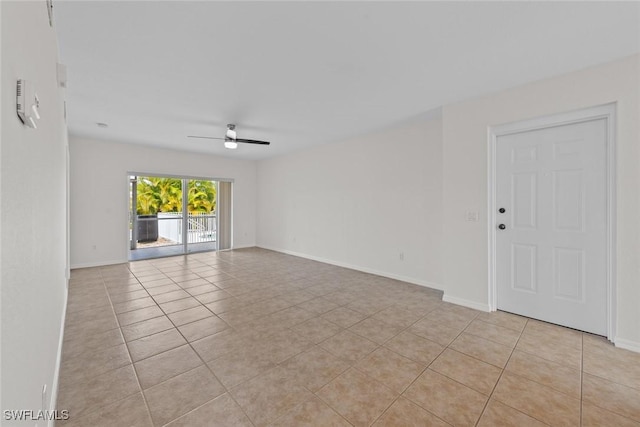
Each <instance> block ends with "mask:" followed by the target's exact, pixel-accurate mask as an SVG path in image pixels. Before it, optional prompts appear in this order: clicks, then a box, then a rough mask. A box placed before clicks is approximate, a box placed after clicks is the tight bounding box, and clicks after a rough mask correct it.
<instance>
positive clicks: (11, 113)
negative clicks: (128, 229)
mask: <svg viewBox="0 0 640 427" xmlns="http://www.w3.org/2000/svg"><path fill="white" fill-rule="evenodd" d="M0 10H1V13H0V15H1V18H0V19H1V24H0V26H1V39H2V41H1V43H2V47H1V51H2V77H1V78H2V100H1V101H0V102H1V105H2V112H1V122H2V130H1V151H0V161H1V167H0V177H1V178H0V185H1V189H0V212H1V213H2V214H1V215H2V217H1V222H0V224H1V226H0V229H1V230H2V239H1V242H2V243H1V252H0V270H1V273H0V277H1V285H2V290H1V299H2V303H1V307H2V315H1V317H2V351H1V354H2V365H1V366H2V367H1V369H2V371H1V373H0V377H1V381H2V387H1V390H2V401H1V405H0V406H1V408H2V410H6V409H16V410H18V409H31V410H34V411H37V410H40V409H43V408H42V394H41V393H42V386H43V385H45V384H46V385H47V396H46V399H47V400H48V401H49V404H51V402H55V400H54V399H55V393H53V391H55V388H56V383H57V380H56V379H57V367H58V365H59V360H58V357H59V349H60V342H61V332H62V331H61V327H62V324H63V316H64V310H65V301H66V283H67V282H66V267H67V249H66V237H67V222H66V211H67V209H66V195H67V189H66V144H67V138H66V125H65V123H64V118H63V93H62V89H60V88H59V87H58V85H57V78H56V63H57V61H58V47H57V39H56V35H55V32H54V29H53V28H51V27H50V26H49V20H48V16H47V10H46V6H45V2H43V1H42V2H4V1H3V2H0ZM19 78H24V79H27V80H30V81H31V83H32V84H33V85H34V87H35V89H36V91H37V94H38V96H39V98H40V106H41V110H40V112H41V116H42V119H41V120H40V121H39V122H38V129H29V128H26V127H25V126H23V125H22V123H21V122H20V121H19V119H18V117H17V115H16V81H17V80H18V79H19ZM45 409H51V407H48V408H45ZM3 418H4V416H3ZM2 424H3V425H13V423H12V422H6V421H5V422H3V423H2ZM19 424H20V425H25V424H24V423H19ZM29 425H33V423H30V424H29ZM41 425H42V424H41Z"/></svg>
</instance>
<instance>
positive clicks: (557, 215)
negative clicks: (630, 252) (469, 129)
mask: <svg viewBox="0 0 640 427" xmlns="http://www.w3.org/2000/svg"><path fill="white" fill-rule="evenodd" d="M495 200H496V210H497V212H496V219H497V224H496V226H497V227H498V229H497V230H496V282H497V283H496V285H497V308H498V309H500V310H505V311H509V312H513V313H518V314H522V315H525V316H528V317H532V318H536V319H540V320H544V321H548V322H552V323H556V324H560V325H564V326H569V327H572V328H575V329H580V330H583V331H588V332H592V333H596V334H599V335H606V334H607V253H608V252H607V121H606V119H596V120H591V121H586V122H581V123H574V124H568V125H562V126H555V127H549V128H544V129H539V130H533V131H527V132H521V133H514V134H509V135H504V136H499V137H497V138H496V198H495ZM502 209H504V212H503V211H502Z"/></svg>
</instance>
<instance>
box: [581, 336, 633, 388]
mask: <svg viewBox="0 0 640 427" xmlns="http://www.w3.org/2000/svg"><path fill="white" fill-rule="evenodd" d="M583 363H584V367H583V369H584V371H585V372H587V373H589V374H591V375H595V376H598V377H601V378H606V379H608V380H610V381H613V382H616V383H619V384H624V385H626V386H629V387H633V388H635V389H638V390H640V353H634V352H632V351H629V350H624V349H621V348H616V347H615V346H614V345H613V344H611V343H610V342H609V341H608V340H607V339H606V338H604V337H596V336H591V335H589V334H584V351H583Z"/></svg>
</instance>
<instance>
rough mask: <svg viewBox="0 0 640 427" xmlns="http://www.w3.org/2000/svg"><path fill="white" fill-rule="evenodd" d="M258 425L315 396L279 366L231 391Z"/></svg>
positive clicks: (262, 424) (259, 426)
mask: <svg viewBox="0 0 640 427" xmlns="http://www.w3.org/2000/svg"><path fill="white" fill-rule="evenodd" d="M230 392H231V395H232V396H233V397H234V399H235V401H236V402H237V403H238V404H239V405H240V407H241V408H242V409H243V410H244V412H245V413H246V414H247V415H248V416H249V418H250V419H251V421H252V422H253V424H255V425H256V426H257V427H261V426H266V425H268V424H269V423H271V422H273V421H275V420H277V419H278V418H280V417H282V416H283V415H284V414H286V413H287V412H289V411H291V410H292V409H293V408H295V407H296V406H298V405H299V404H301V403H302V402H304V401H306V400H309V399H311V398H312V397H313V395H312V394H311V392H310V391H308V390H307V389H306V388H304V387H303V386H301V385H300V384H299V383H298V382H297V381H296V379H295V377H294V376H293V375H292V374H291V373H290V372H288V371H287V370H285V369H283V368H280V367H276V368H274V369H271V370H269V371H267V372H265V373H264V374H262V375H259V376H258V377H255V378H253V379H251V380H249V381H247V382H244V383H242V384H240V385H239V386H237V387H234V388H233V389H231V390H230Z"/></svg>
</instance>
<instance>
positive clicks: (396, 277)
mask: <svg viewBox="0 0 640 427" xmlns="http://www.w3.org/2000/svg"><path fill="white" fill-rule="evenodd" d="M256 247H258V248H262V249H267V250H270V251H274V252H280V253H283V254H287V255H293V256H297V257H300V258H305V259H310V260H312V261H318V262H322V263H325V264H331V265H335V266H337V267H344V268H349V269H351V270H356V271H361V272H363V273H369V274H375V275H376V276H382V277H386V278H388V279H394V280H400V281H402V282H407V283H411V284H413V285H419V286H424V287H425V288H430V289H435V290H437V291H441V290H442V285H440V284H438V283H433V282H428V281H426V280H420V279H416V278H413V277H407V276H402V275H399V274H395V273H389V272H386V271H380V270H375V269H372V268H368V267H362V266H359V265H353V264H349V263H345V262H341V261H336V260H332V259H327V258H322V257H317V256H314V255H308V254H303V253H300V252H295V251H289V250H286V249H278V248H273V247H269V246H260V245H257V246H256Z"/></svg>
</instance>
